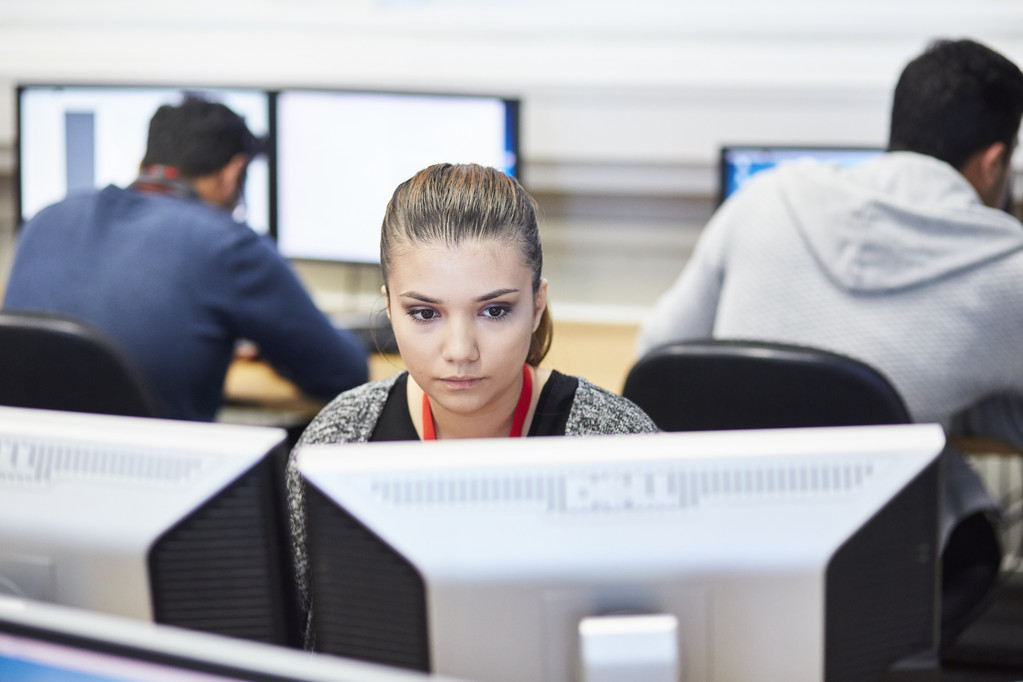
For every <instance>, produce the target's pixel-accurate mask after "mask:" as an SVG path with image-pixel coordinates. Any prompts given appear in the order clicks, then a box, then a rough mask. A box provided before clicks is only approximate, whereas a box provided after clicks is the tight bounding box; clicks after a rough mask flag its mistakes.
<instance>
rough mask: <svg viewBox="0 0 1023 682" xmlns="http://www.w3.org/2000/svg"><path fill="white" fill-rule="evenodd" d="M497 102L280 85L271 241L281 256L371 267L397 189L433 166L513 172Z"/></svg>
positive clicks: (509, 138)
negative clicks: (288, 88)
mask: <svg viewBox="0 0 1023 682" xmlns="http://www.w3.org/2000/svg"><path fill="white" fill-rule="evenodd" d="M507 106H508V105H507V103H506V102H505V101H504V100H501V99H499V98H492V97H474V96H464V97H459V96H429V95H413V94H382V93H355V92H340V91H329V92H328V91H285V92H281V93H280V94H279V95H278V100H277V164H278V166H277V168H278V173H277V175H278V183H277V192H278V195H277V202H278V203H277V206H278V223H277V242H278V246H279V248H280V251H281V253H282V254H283V255H285V256H287V257H289V258H308V259H315V260H336V261H345V262H356V263H377V262H379V252H380V223H381V221H382V220H383V216H384V208H385V207H386V205H387V201H388V200H389V199H390V198H391V194H392V193H393V192H394V189H395V187H397V186H398V184H400V183H401V182H403V181H405V180H407V179H408V178H409V177H411V176H412V175H413V174H415V173H416V171H419V170H421V169H423V168H425V167H427V166H429V165H432V164H435V163H440V162H451V163H470V162H472V163H479V164H482V165H486V166H493V167H496V168H500V169H502V170H504V171H505V172H508V173H513V172H514V169H515V156H514V149H515V145H514V139H513V135H514V131H513V130H510V127H511V126H510V124H509V123H508V116H507V113H506V107H507Z"/></svg>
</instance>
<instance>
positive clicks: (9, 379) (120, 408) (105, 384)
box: [0, 310, 161, 417]
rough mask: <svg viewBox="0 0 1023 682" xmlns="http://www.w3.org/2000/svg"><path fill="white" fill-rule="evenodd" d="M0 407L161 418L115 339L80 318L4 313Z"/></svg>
mask: <svg viewBox="0 0 1023 682" xmlns="http://www.w3.org/2000/svg"><path fill="white" fill-rule="evenodd" d="M0 405H11V406H15V407H34V408H41V409H51V410H66V411H71V412H98V413H102V414H119V415H127V416H132V417H159V416H161V414H160V413H161V410H160V408H159V404H158V402H157V401H156V399H155V397H154V396H153V394H152V392H151V391H150V389H149V387H148V384H147V383H146V381H145V379H144V378H143V377H142V375H141V374H139V372H138V371H137V370H136V369H135V367H134V366H133V365H132V364H131V363H130V362H129V361H128V359H127V358H126V357H125V356H124V355H122V353H121V351H120V350H119V349H118V348H117V346H116V345H115V344H114V342H113V341H112V340H111V339H110V338H108V337H107V336H106V335H105V334H103V333H102V332H100V331H99V330H97V329H95V328H93V327H91V326H89V325H87V324H84V323H82V322H79V321H76V320H73V319H70V318H67V317H61V316H58V315H49V314H44V313H30V312H14V311H7V310H4V311H0Z"/></svg>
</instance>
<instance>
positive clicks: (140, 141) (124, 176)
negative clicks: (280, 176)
mask: <svg viewBox="0 0 1023 682" xmlns="http://www.w3.org/2000/svg"><path fill="white" fill-rule="evenodd" d="M185 92H186V89H179V88H150V87H133V86H124V87H106V86H97V87H89V86H29V87H24V88H22V89H21V91H20V97H19V112H20V113H19V131H18V134H19V173H20V182H21V185H20V187H21V218H22V220H28V219H29V218H31V217H32V216H34V215H35V214H36V213H37V212H38V211H39V210H40V209H42V208H45V207H46V206H49V205H50V204H53V203H56V202H58V201H60V200H61V199H63V198H64V197H65V196H67V194H68V192H69V190H72V191H73V190H75V189H81V188H82V187H81V186H78V187H75V186H72V187H69V186H68V178H69V172H68V169H69V164H71V165H75V164H83V163H84V164H85V167H86V169H87V171H86V175H91V176H92V178H91V179H92V186H94V187H106V186H107V185H110V184H114V185H117V186H119V187H126V186H128V185H130V184H131V183H132V182H133V181H134V180H135V178H136V177H137V176H138V171H139V163H141V161H142V157H143V156H144V155H145V150H146V138H147V135H148V132H149V120H150V119H151V118H152V116H153V114H154V113H155V112H156V110H157V108H158V107H160V105H162V104H178V103H180V102H181V100H182V98H183V97H184V94H185ZM187 92H195V93H197V94H201V95H202V96H204V97H206V98H207V99H210V100H215V101H219V102H223V103H224V104H226V105H227V106H228V107H230V108H231V109H232V110H233V111H235V112H236V113H237V114H238V115H240V116H242V117H243V118H244V119H245V123H246V125H248V127H249V129H250V130H251V131H252V132H253V134H255V135H257V136H264V135H266V134H267V132H268V130H269V96H268V95H267V93H265V92H263V91H260V90H240V89H239V90H235V89H212V90H211V89H202V88H189V89H187ZM76 114H79V115H84V116H85V117H87V119H88V121H89V123H88V125H87V126H86V130H85V131H79V135H80V136H83V137H82V139H78V140H69V139H68V130H69V129H71V126H70V124H69V122H68V121H69V115H72V116H73V115H76ZM90 129H91V139H89V136H90ZM90 155H91V156H92V163H91V164H90V163H89V161H88V160H87V158H82V157H83V156H84V157H88V156H90ZM72 175H73V173H72ZM269 193H270V176H269V171H268V166H267V161H266V159H265V158H264V157H260V158H257V159H255V160H254V161H253V162H252V163H251V164H250V165H249V169H248V178H247V180H246V183H245V199H244V206H243V207H240V210H239V211H236V213H235V217H236V218H238V219H239V220H244V221H245V222H247V223H248V224H249V225H250V226H251V227H252V228H253V229H254V230H256V231H257V232H260V233H263V234H266V233H267V232H268V231H269V225H270V197H269Z"/></svg>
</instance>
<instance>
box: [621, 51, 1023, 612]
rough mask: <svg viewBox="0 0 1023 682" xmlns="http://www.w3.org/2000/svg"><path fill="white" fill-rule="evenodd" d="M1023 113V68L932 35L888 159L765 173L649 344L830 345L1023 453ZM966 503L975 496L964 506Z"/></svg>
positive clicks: (647, 327) (675, 289)
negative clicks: (1021, 209)
mask: <svg viewBox="0 0 1023 682" xmlns="http://www.w3.org/2000/svg"><path fill="white" fill-rule="evenodd" d="M1021 116H1023V73H1021V72H1020V70H1019V68H1018V67H1017V66H1016V65H1014V64H1013V63H1012V62H1010V61H1009V60H1007V59H1006V58H1004V57H1003V56H1001V55H1000V54H998V53H996V52H994V51H992V50H990V49H989V48H987V47H985V46H983V45H980V44H978V43H976V42H973V41H968V40H959V41H939V42H936V43H933V44H932V45H931V46H929V47H928V49H927V50H926V51H925V52H924V53H923V54H922V55H920V56H919V57H917V58H916V59H914V60H913V61H911V62H910V63H909V64H908V65H907V66H906V68H905V69H904V71H903V73H902V75H901V77H900V79H899V82H898V84H897V85H896V88H895V94H894V99H893V105H892V115H891V129H890V140H889V144H888V153H886V154H883V155H880V156H879V157H878V158H876V159H874V160H871V161H867V162H865V163H863V164H862V165H859V166H857V167H853V168H840V167H837V166H829V165H824V164H820V163H815V162H810V161H807V162H802V161H800V162H794V163H792V164H790V165H782V166H779V167H778V168H776V169H775V170H772V171H766V172H763V173H760V174H758V175H756V176H754V178H753V179H751V180H750V182H749V183H748V184H747V185H746V186H745V187H744V188H743V189H742V190H741V191H740V192H739V193H737V194H736V195H734V196H733V197H732V198H731V199H729V200H728V201H727V202H726V203H725V204H724V205H723V206H722V207H721V208H720V209H719V210H718V212H717V213H716V214H715V215H714V217H713V218H712V220H711V221H710V223H709V224H708V225H707V227H706V228H705V230H704V232H703V234H702V235H701V238H700V240H699V242H698V244H697V246H696V249H695V250H694V253H693V256H692V258H691V260H690V261H689V262H688V264H687V265H686V267H685V269H684V271H683V272H682V274H681V276H680V277H679V279H678V281H677V282H676V283H675V284H674V285H673V286H672V287H671V289H670V290H668V291H667V292H666V293H665V294H664V295H663V297H662V298H661V299H660V300H659V301H658V302H657V304H656V306H655V308H654V309H653V311H652V313H651V314H650V316H649V317H648V318H647V320H646V321H645V323H644V324H643V326H642V330H641V332H640V336H639V339H638V342H637V350H638V352H639V353H640V354H642V353H645V352H647V351H649V350H650V349H651V348H653V347H654V346H656V345H659V344H662V343H667V342H670V341H678V340H685V339H699V338H709V337H717V338H754V339H767V340H772V341H781V342H788V343H797V344H802V345H807V346H816V347H820V348H825V349H828V350H832V351H835V352H838V353H842V354H845V355H849V356H852V357H855V358H858V359H860V360H862V361H865V362H867V363H868V364H870V365H872V366H874V367H875V368H877V369H879V370H880V371H881V372H882V373H883V374H885V375H886V376H887V377H888V378H889V379H890V380H891V382H892V383H893V384H894V386H895V387H896V389H897V390H898V391H899V393H900V394H901V395H902V397H903V399H904V401H905V402H906V405H907V407H908V409H909V411H910V413H911V415H912V417H913V419H914V420H915V421H918V422H938V423H941V424H942V425H944V426H945V427H946V429H947V430H948V431H949V432H950V433H954V434H972V435H983V436H987V437H992V438H996V439H999V440H1001V441H1004V442H1007V443H1010V444H1012V445H1014V446H1016V447H1018V448H1023V225H1021V224H1020V222H1019V221H1018V220H1017V219H1016V218H1014V217H1013V216H1011V215H1010V214H1009V213H1006V212H1005V211H1003V210H1000V208H1001V207H1002V206H1003V205H1004V203H1005V201H1006V197H1007V195H1008V188H1009V183H1010V179H1011V175H1012V173H1011V159H1012V154H1013V151H1014V149H1015V147H1016V143H1017V140H1018V133H1019V127H1020V119H1021ZM946 459H949V462H950V463H949V464H947V471H948V473H947V476H948V478H949V487H948V489H947V491H946V492H947V496H948V497H949V502H948V504H949V505H950V508H948V509H946V512H947V513H948V514H950V515H952V516H953V517H955V518H958V519H959V520H962V519H963V518H964V517H965V516H966V515H968V514H969V512H970V510H971V509H977V508H979V507H983V506H985V503H984V502H983V501H980V502H978V500H982V498H981V497H980V495H981V493H979V492H978V490H977V488H979V481H973V482H971V481H970V476H971V474H972V472H970V471H968V470H966V467H965V466H964V465H963V464H962V462H961V457H960V458H946ZM975 493H977V494H975ZM957 496H958V497H959V498H963V497H966V498H970V499H972V500H973V502H967V503H965V506H962V507H960V508H958V509H955V508H951V506H953V505H954V504H955V499H956V497H957ZM952 526H953V524H952V523H948V524H946V527H945V528H944V529H943V531H944V532H945V540H946V542H947V540H948V535H949V534H950V533H951V532H952ZM974 536H975V534H974ZM946 568H948V566H946ZM949 579H951V576H950V575H946V581H947V580H949ZM946 615H947V614H946Z"/></svg>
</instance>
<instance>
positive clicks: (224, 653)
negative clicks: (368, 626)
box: [0, 596, 440, 682]
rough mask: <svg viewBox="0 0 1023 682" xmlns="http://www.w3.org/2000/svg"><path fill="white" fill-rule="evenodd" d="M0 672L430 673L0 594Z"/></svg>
mask: <svg viewBox="0 0 1023 682" xmlns="http://www.w3.org/2000/svg"><path fill="white" fill-rule="evenodd" d="M0 679H2V680H4V682H114V681H115V680H116V681H117V682H154V681H158V682H229V681H235V680H253V681H256V680H258V681H259V682H314V681H316V682H340V681H341V680H344V681H345V682H427V680H428V679H433V678H431V677H428V676H426V675H421V674H414V673H410V672H407V671H401V670H394V669H390V668H385V667H384V666H377V665H371V664H368V663H362V662H358V661H343V660H340V659H338V658H336V657H333V656H315V655H311V654H308V653H306V652H303V651H293V650H290V649H285V648H282V647H275V646H268V645H265V644H256V643H254V642H243V641H240V640H237V639H228V638H225V637H218V636H216V635H210V634H206V633H201V632H194V631H193V632H189V631H185V630H181V629H179V628H173V627H169V626H165V625H153V624H149V623H139V622H137V621H133V620H129V619H125V618H119V617H116V616H110V615H107V614H101V613H95V612H91V611H85V610H82V609H74V608H69V607H64V606H56V605H52V604H44V603H41V602H33V601H30V600H24V599H16V598H12V597H4V596H0ZM437 682H440V680H439V678H438V679H437Z"/></svg>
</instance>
